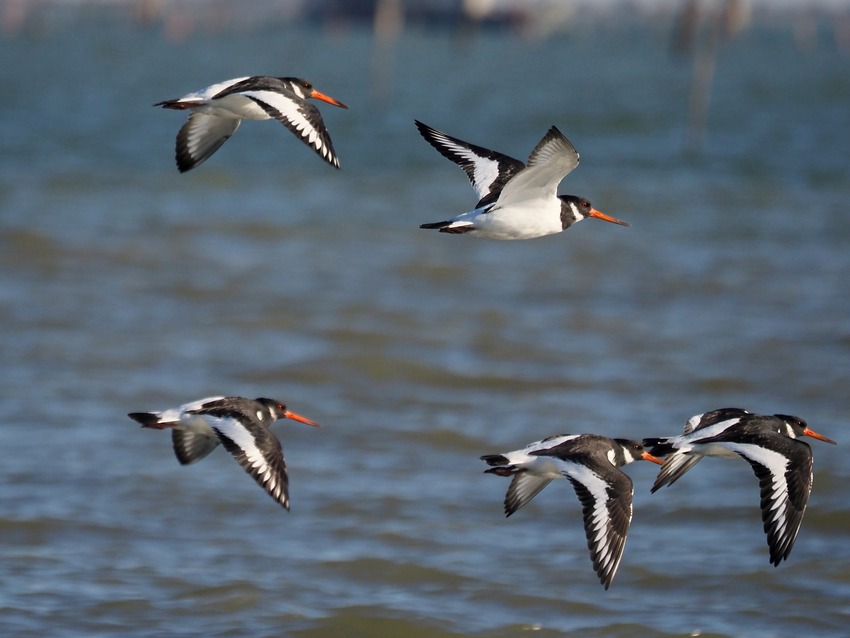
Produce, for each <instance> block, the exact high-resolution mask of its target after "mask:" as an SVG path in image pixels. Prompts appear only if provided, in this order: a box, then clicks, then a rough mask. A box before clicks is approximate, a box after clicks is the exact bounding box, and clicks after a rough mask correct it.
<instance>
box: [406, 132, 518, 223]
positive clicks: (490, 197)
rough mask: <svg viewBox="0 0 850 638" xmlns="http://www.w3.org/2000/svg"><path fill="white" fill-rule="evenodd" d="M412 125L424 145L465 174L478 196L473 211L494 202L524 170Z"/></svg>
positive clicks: (503, 158) (483, 150)
mask: <svg viewBox="0 0 850 638" xmlns="http://www.w3.org/2000/svg"><path fill="white" fill-rule="evenodd" d="M414 122H416V128H417V129H419V133H420V134H421V135H422V137H424V138H425V141H427V142H428V143H429V144H430V145H431V146H433V147H434V148H435V149H437V151H439V153H440V155H442V156H443V157H445V158H446V159H449V160H451V161H452V162H454V163H455V164H457V165H458V166H460V167H461V168H462V169H463V171H464V172H465V173H466V176H467V177H468V178H469V181H470V183H471V184H472V187H473V188H474V189H475V192H476V193H477V194H478V199H479V202H478V204H477V205H476V206H475V207H476V208H481V207H482V206H484V205H486V204H487V203H489V202H491V201H495V200H496V199H497V198H498V196H499V193H500V192H501V191H502V188H504V186H505V184H507V183H508V181H509V180H510V179H511V178H513V176H514V175H516V174H517V173H519V172H520V171H521V170H523V169H524V168H525V164H523V163H522V162H520V161H519V160H518V159H514V158H513V157H509V156H507V155H504V154H502V153H499V152H497V151H491V150H490V149H487V148H484V147H482V146H476V145H475V144H470V143H469V142H464V141H463V140H460V139H458V138H456V137H452V136H451V135H446V134H445V133H443V132H442V131H438V130H437V129H435V128H432V127H430V126H428V125H427V124H423V123H422V122H420V121H419V120H414ZM485 200H486V201H485Z"/></svg>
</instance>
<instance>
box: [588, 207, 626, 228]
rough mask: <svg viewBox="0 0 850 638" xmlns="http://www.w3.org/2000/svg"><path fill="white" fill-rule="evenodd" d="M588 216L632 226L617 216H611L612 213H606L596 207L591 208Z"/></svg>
mask: <svg viewBox="0 0 850 638" xmlns="http://www.w3.org/2000/svg"><path fill="white" fill-rule="evenodd" d="M587 216H588V217H596V219H601V220H602V221H606V222H611V223H612V224H619V225H620V226H631V224H628V223H626V222H624V221H621V220H619V219H617V218H615V217H611V216H610V215H606V214H605V213H603V212H601V211H598V210H596V209H595V208H591V209H590V212H589V213H588V214H587Z"/></svg>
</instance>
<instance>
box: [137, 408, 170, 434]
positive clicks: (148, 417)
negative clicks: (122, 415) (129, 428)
mask: <svg viewBox="0 0 850 638" xmlns="http://www.w3.org/2000/svg"><path fill="white" fill-rule="evenodd" d="M127 416H128V417H130V418H131V419H133V420H134V421H137V422H139V423H141V424H142V427H143V428H153V429H155V430H164V429H165V428H170V427H172V426H173V425H176V424H175V423H174V422H171V421H162V422H161V421H160V420H159V415H158V414H156V413H155V412H130V413H129V414H128V415H127Z"/></svg>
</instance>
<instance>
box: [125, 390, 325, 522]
mask: <svg viewBox="0 0 850 638" xmlns="http://www.w3.org/2000/svg"><path fill="white" fill-rule="evenodd" d="M127 416H129V417H130V418H131V419H133V420H134V421H137V422H139V423H141V424H142V427H144V428H153V429H156V430H164V429H167V428H170V429H171V442H172V444H173V446H174V454H175V456H177V460H178V461H179V462H180V463H181V464H182V465H189V464H190V463H195V462H196V461H200V460H201V459H202V458H204V457H205V456H207V455H208V454H209V453H210V452H212V451H213V450H214V449H215V448H216V447H218V445H219V444H221V445H223V446H224V448H225V449H226V450H227V451H228V452H230V453H231V454H232V455H233V458H235V459H236V460H237V461H238V462H239V465H241V466H242V468H243V469H244V470H245V471H246V472H248V474H250V475H251V477H252V478H253V479H254V480H255V481H256V482H257V483H258V484H259V485H260V487H262V488H263V489H264V490H265V491H266V492H267V493H268V494H269V496H271V497H272V498H273V499H274V500H275V501H277V502H278V503H279V504H280V505H282V506H283V507H284V508H286V509H287V510H288V509H289V478H288V476H287V474H286V463H285V462H284V460H283V448H282V447H281V445H280V441H278V439H277V437H276V436H275V435H274V434H272V432H271V430H270V429H269V427H270V426H271V425H272V423H274V422H275V421H277V420H278V419H292V420H293V421H299V422H300V423H306V424H307V425H312V426H315V427H319V424H318V423H316V422H315V421H311V420H310V419H308V418H307V417H303V416H301V415H300V414H296V413H295V412H292V411H291V410H289V409H288V408H287V407H286V406H285V405H284V404H283V403H281V402H280V401H277V400H275V399H265V398H259V399H245V398H243V397H208V398H206V399H200V400H198V401H193V402H192V403H186V404H185V405H181V406H180V407H178V408H171V409H169V410H164V411H162V412H131V413H130V414H128V415H127Z"/></svg>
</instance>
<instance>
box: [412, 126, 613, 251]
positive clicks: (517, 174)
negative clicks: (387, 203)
mask: <svg viewBox="0 0 850 638" xmlns="http://www.w3.org/2000/svg"><path fill="white" fill-rule="evenodd" d="M414 121H415V122H416V127H417V128H418V129H419V133H420V134H421V135H422V137H424V138H425V140H426V141H427V142H428V143H429V144H431V146H433V147H434V148H435V149H437V150H438V151H439V152H440V154H441V155H442V156H443V157H446V158H448V159H450V160H451V161H453V162H454V163H455V164H457V165H458V166H460V167H461V168H462V169H463V170H464V172H466V175H467V176H468V177H469V181H470V182H471V183H472V187H473V188H474V189H475V192H476V193H477V194H478V203H477V204H476V205H475V208H474V209H473V210H471V211H469V212H467V213H463V214H462V215H458V216H457V217H452V218H451V219H448V220H445V221H441V222H434V223H429V224H422V225H421V226H419V227H420V228H428V229H437V230H439V231H440V232H441V233H453V234H461V233H470V234H472V235H477V236H478V237H488V238H490V239H533V238H534V237H543V236H544V235H551V234H553V233H560V232H561V231H563V230H566V229H567V228H569V227H570V226H572V225H573V224H575V223H577V222H580V221H581V220H582V219H584V218H585V217H596V218H597V219H602V220H605V221H606V222H611V223H613V224H619V225H621V226H628V225H629V224H627V223H626V222H624V221H620V220H619V219H614V218H613V217H610V216H608V215H606V214H605V213H601V212H599V211H598V210H596V209H595V208H593V206H591V204H590V202H589V201H588V200H586V199H585V198H583V197H576V196H575V195H558V184H560V182H561V180H562V179H564V177H565V176H566V175H567V174H568V173H569V172H570V171H572V170H573V169H574V168H575V167H576V166H578V162H579V155H578V153H577V152H576V149H575V148H574V147H573V145H572V144H570V141H569V140H568V139H567V138H566V137H564V136H563V134H562V133H561V132H560V131H559V130H558V129H557V128H555V127H554V126H553V127H552V128H550V129H549V131H548V132H547V133H546V135H544V136H543V139H542V140H540V142H539V143H538V144H537V146H535V147H534V150H532V151H531V155H529V157H528V165H527V166H526V165H525V164H523V163H522V162H521V161H519V160H517V159H514V158H512V157H508V156H507V155H503V154H502V153H499V152H496V151H491V150H489V149H486V148H482V147H481V146H475V145H474V144H469V143H468V142H464V141H463V140H459V139H458V138H456V137H451V136H450V135H446V134H445V133H442V132H441V131H438V130H437V129H435V128H432V127H430V126H428V125H427V124H423V123H422V122H420V121H419V120H414Z"/></svg>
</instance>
